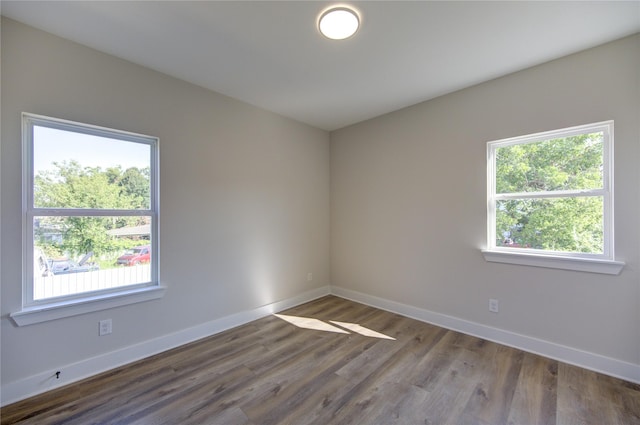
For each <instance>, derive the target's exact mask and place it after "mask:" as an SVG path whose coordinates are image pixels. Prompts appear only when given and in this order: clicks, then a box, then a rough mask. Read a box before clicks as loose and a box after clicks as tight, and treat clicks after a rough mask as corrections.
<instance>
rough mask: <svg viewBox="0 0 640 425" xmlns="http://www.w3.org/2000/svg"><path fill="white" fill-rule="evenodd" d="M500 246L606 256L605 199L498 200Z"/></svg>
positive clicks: (498, 238) (497, 225) (498, 240)
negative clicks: (604, 237) (604, 231)
mask: <svg viewBox="0 0 640 425" xmlns="http://www.w3.org/2000/svg"><path fill="white" fill-rule="evenodd" d="M496 246H497V247H507V248H530V249H542V250H550V251H559V252H575V253H593V254H602V253H603V246H604V241H603V199H602V197H575V198H554V199H519V200H503V201H497V202H496Z"/></svg>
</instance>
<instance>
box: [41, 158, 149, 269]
mask: <svg viewBox="0 0 640 425" xmlns="http://www.w3.org/2000/svg"><path fill="white" fill-rule="evenodd" d="M54 166H55V168H54V169H53V170H50V171H42V172H40V173H38V174H37V175H36V176H35V179H34V205H35V206H36V207H38V208H88V209H148V208H149V205H150V189H149V188H150V183H149V181H150V180H149V168H148V167H146V168H143V169H138V168H134V167H132V168H129V169H127V170H122V169H121V168H119V167H116V168H108V169H106V170H103V169H102V168H100V167H82V166H81V165H80V164H79V163H78V162H77V161H74V160H71V161H63V162H62V163H54ZM147 219H148V218H147V217H92V216H81V217H75V216H66V217H58V216H56V217H38V218H37V222H36V223H35V224H34V228H35V230H34V232H35V237H36V241H37V243H38V245H39V246H41V247H42V248H43V249H44V250H45V252H46V253H47V254H48V255H50V256H60V255H63V254H69V255H72V256H80V255H84V254H86V253H90V252H93V253H94V255H95V257H96V258H109V257H113V256H114V255H115V256H117V255H118V253H119V252H121V251H122V250H123V249H124V248H128V247H131V246H133V245H138V244H140V242H139V241H132V240H127V239H119V238H115V237H113V236H110V235H109V234H108V231H109V230H112V229H116V228H121V227H125V226H136V225H141V224H145V220H147ZM51 233H54V234H57V235H58V236H59V237H54V238H52V237H51ZM47 234H49V237H47ZM103 265H105V266H107V264H103ZM109 265H110V264H109Z"/></svg>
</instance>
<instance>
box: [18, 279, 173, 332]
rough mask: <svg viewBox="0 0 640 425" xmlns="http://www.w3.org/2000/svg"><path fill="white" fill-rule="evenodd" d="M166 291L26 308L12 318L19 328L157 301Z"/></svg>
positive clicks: (149, 290) (140, 291) (155, 288)
mask: <svg viewBox="0 0 640 425" xmlns="http://www.w3.org/2000/svg"><path fill="white" fill-rule="evenodd" d="M165 289H166V288H165V287H162V286H151V287H146V288H141V289H133V290H127V291H122V292H116V293H112V294H108V295H100V296H94V297H87V298H82V299H76V300H72V301H63V302H58V303H51V304H44V305H38V306H34V307H25V308H23V309H22V310H21V311H17V312H15V313H11V314H10V317H11V318H12V319H13V321H14V322H15V323H16V325H18V326H26V325H32V324H34V323H42V322H47V321H50V320H56V319H62V318H63V317H71V316H76V315H78V314H85V313H91V312H94V311H100V310H106V309H108V308H114V307H120V306H123V305H128V304H135V303H140V302H144V301H150V300H155V299H158V298H162V297H163V296H164V292H165Z"/></svg>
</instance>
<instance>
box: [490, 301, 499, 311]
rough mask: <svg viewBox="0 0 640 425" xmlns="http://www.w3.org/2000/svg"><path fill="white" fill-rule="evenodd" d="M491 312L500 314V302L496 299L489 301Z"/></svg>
mask: <svg viewBox="0 0 640 425" xmlns="http://www.w3.org/2000/svg"><path fill="white" fill-rule="evenodd" d="M489 311H490V312H492V313H497V312H498V300H496V299H494V298H490V299H489Z"/></svg>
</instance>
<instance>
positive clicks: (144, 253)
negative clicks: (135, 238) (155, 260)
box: [116, 245, 151, 266]
mask: <svg viewBox="0 0 640 425" xmlns="http://www.w3.org/2000/svg"><path fill="white" fill-rule="evenodd" d="M150 261H151V245H144V246H136V247H135V248H131V249H128V250H126V251H125V253H124V254H122V255H121V256H119V257H118V261H117V262H116V264H118V265H119V266H135V265H138V264H142V263H148V262H150Z"/></svg>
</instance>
